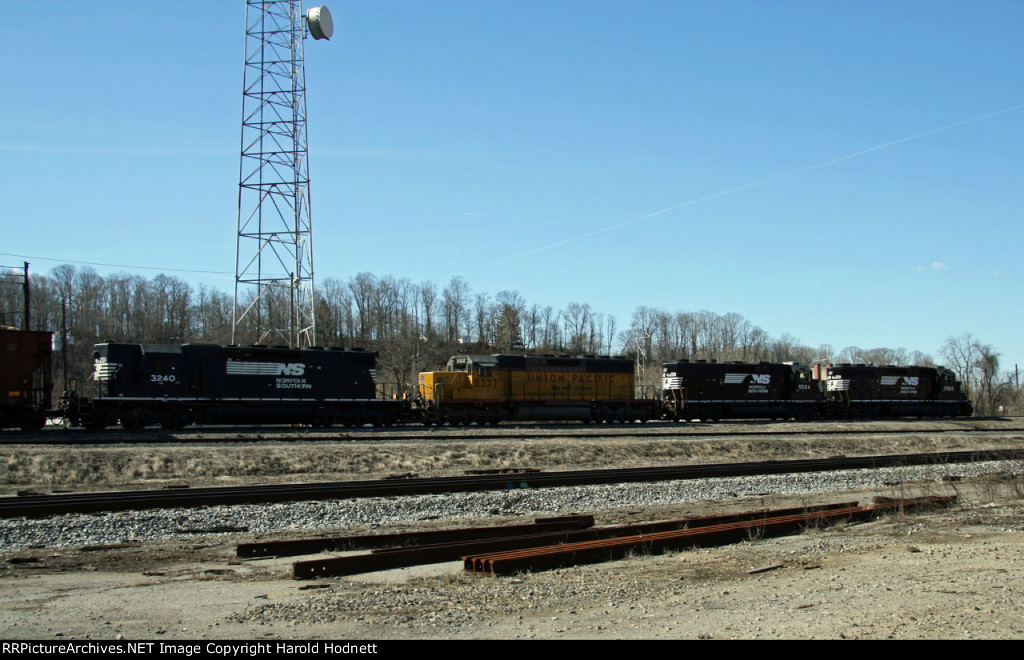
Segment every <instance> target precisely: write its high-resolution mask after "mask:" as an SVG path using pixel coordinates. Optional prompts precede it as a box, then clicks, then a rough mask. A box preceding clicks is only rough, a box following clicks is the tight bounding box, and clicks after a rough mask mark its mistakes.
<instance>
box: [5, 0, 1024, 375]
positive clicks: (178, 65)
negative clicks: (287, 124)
mask: <svg viewBox="0 0 1024 660" xmlns="http://www.w3.org/2000/svg"><path fill="white" fill-rule="evenodd" d="M305 5H306V6H307V7H308V6H313V3H308V2H307V3H305ZM328 7H329V8H330V10H331V12H332V14H333V16H334V23H335V36H334V38H333V39H332V40H331V41H330V42H324V41H313V40H312V39H310V40H307V42H306V82H307V86H308V88H309V91H308V94H307V103H308V116H309V128H308V134H309V143H310V175H311V179H312V217H313V228H314V265H315V270H316V277H317V279H318V280H320V279H323V278H325V277H336V278H348V277H351V276H353V275H355V274H356V273H359V272H362V271H369V272H372V273H374V274H375V275H378V276H384V275H392V276H394V277H398V278H401V277H407V278H409V279H410V280H412V281H413V282H416V283H419V282H423V281H427V280H430V281H433V282H435V283H436V284H438V286H439V287H443V286H444V285H446V284H447V283H448V281H449V280H450V279H451V277H452V276H454V275H461V276H463V277H465V278H466V280H467V281H468V282H469V283H470V285H471V286H472V287H473V289H474V291H475V292H487V293H490V294H491V295H492V296H493V295H494V294H496V293H497V292H498V291H501V290H503V289H515V290H518V291H519V292H520V293H521V294H522V295H523V296H524V297H525V298H526V300H527V301H528V302H529V303H531V304H532V303H538V304H541V305H551V306H553V307H555V308H556V309H558V308H563V307H564V306H565V305H567V304H568V303H569V302H573V301H576V302H587V303H590V304H591V306H592V307H593V308H594V309H595V310H596V311H600V312H604V313H608V314H613V315H615V316H616V317H617V318H618V322H619V328H620V329H621V328H624V327H625V326H628V324H629V321H630V315H631V313H632V311H633V310H634V309H635V308H636V307H637V306H639V305H649V306H655V307H660V308H664V309H666V310H669V311H679V310H686V311H698V310H701V309H708V310H712V311H715V312H718V313H720V314H724V313H728V312H737V313H739V314H742V315H743V316H744V317H746V318H747V319H749V320H750V321H751V322H752V323H754V324H756V325H759V326H761V327H762V328H764V329H765V330H766V331H767V332H768V333H769V334H771V335H772V336H776V337H777V336H779V335H782V334H783V333H789V334H790V335H793V336H794V337H796V338H797V339H798V340H799V341H800V342H802V343H804V344H807V345H811V346H818V345H819V344H824V343H828V344H831V345H833V346H834V347H835V348H836V349H837V350H838V349H841V348H843V347H845V346H850V345H857V346H860V347H862V348H872V347H878V346H887V347H893V348H895V347H904V348H906V349H908V350H922V351H926V352H929V353H933V354H935V353H937V352H938V349H939V347H940V346H941V344H942V343H943V341H944V340H945V339H946V337H948V336H950V335H953V334H959V333H961V332H963V331H970V332H973V333H974V334H975V336H976V337H977V338H978V339H979V340H981V341H983V342H985V343H988V344H992V345H993V346H994V347H995V348H996V349H997V350H998V351H999V352H1000V353H1001V354H1002V363H1003V367H1004V368H1008V369H1012V368H1013V365H1014V364H1015V363H1017V364H1020V365H1021V366H1022V367H1024V336H1022V333H1021V326H1022V321H1024V312H1022V304H1021V290H1022V286H1021V285H1022V283H1024V273H1022V265H1021V255H1022V252H1024V240H1022V238H1024V229H1022V228H1021V221H1022V220H1024V217H1022V209H1024V176H1022V175H1024V70H1022V62H1024V2H1020V1H1019V0H971V1H969V0H957V1H950V0H858V1H857V2H853V1H852V0H851V1H843V0H834V1H829V2H822V1H820V0H806V1H797V0H631V1H628V2H627V1H626V0H545V1H539V0H515V1H514V2H513V1H505V0H374V1H365V0H361V1H356V0H346V1H343V2H342V1H337V0H334V1H332V2H328ZM3 8H4V13H3V15H2V17H0V89H2V93H0V223H2V227H3V231H2V234H0V235H2V237H3V238H0V263H5V264H11V263H13V264H15V265H17V264H20V262H21V261H23V260H25V259H26V258H27V260H28V261H30V262H32V270H33V272H37V273H45V272H47V271H48V270H49V269H50V268H52V267H53V266H56V265H58V264H60V263H79V264H82V263H89V264H92V265H93V267H94V268H95V269H96V270H97V271H98V272H100V273H101V274H110V273H116V272H136V273H139V274H143V275H145V276H147V277H152V276H154V275H156V274H157V273H159V272H165V273H167V274H169V275H176V276H178V277H181V278H183V279H186V280H187V281H189V282H191V283H193V284H195V285H198V283H200V282H204V283H207V284H209V285H211V286H214V287H217V288H220V289H222V290H224V291H228V292H230V291H231V288H232V279H233V272H234V251H235V232H236V226H237V213H238V209H237V186H238V173H239V151H240V145H239V141H240V136H241V104H242V97H241V87H242V57H243V46H244V32H245V28H244V11H245V9H244V2H243V1H242V0H174V1H173V2H162V3H157V2H139V1H135V2H128V1H127V0H123V1H114V0H92V1H90V2H80V1H74V2H72V1H70V0H67V1H60V0H57V1H52V2H46V3H26V2H5V3H4V7H3ZM107 264H110V265H107ZM143 267H145V268H148V269H156V270H147V269H143Z"/></svg>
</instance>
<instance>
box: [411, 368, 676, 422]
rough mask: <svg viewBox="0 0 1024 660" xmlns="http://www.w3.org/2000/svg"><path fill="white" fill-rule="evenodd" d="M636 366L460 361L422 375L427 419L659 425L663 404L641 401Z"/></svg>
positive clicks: (422, 401) (422, 405) (421, 399)
mask: <svg viewBox="0 0 1024 660" xmlns="http://www.w3.org/2000/svg"><path fill="white" fill-rule="evenodd" d="M634 385H635V382H634V375H633V361H632V360H629V359H626V358H612V357H592V356H587V357H571V356H554V355H542V356H523V355H456V356H454V357H452V358H451V359H450V360H449V361H448V365H447V370H446V371H428V372H423V373H421V374H420V375H419V402H420V410H421V414H422V419H423V421H425V422H426V423H436V424H444V423H448V424H470V423H473V422H477V423H490V424H496V423H498V422H500V421H503V420H578V421H582V422H631V421H641V422H643V421H647V420H650V419H657V418H658V417H659V416H660V402H658V401H656V400H654V399H651V400H645V399H637V398H636V395H635V389H634Z"/></svg>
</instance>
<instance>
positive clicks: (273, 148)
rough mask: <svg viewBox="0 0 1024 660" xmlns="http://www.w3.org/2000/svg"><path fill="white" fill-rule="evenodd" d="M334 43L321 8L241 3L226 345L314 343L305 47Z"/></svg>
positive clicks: (292, 0) (255, 0)
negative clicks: (311, 42) (234, 230)
mask: <svg viewBox="0 0 1024 660" xmlns="http://www.w3.org/2000/svg"><path fill="white" fill-rule="evenodd" d="M306 30H308V31H309V34H310V35H311V36H312V37H313V38H314V39H330V38H331V35H332V34H333V32H334V24H333V22H332V20H331V14H330V12H329V11H328V10H327V7H315V8H313V9H310V10H309V11H308V12H306V13H305V14H303V13H302V2H301V1H300V0H285V1H281V2H273V1H267V0H247V3H246V8H245V73H244V76H243V78H244V80H243V85H242V158H241V166H240V174H239V184H238V240H237V246H236V251H235V302H234V310H233V312H232V325H231V343H232V344H237V343H239V342H245V343H257V344H262V343H264V342H268V343H278V342H281V341H285V342H286V343H287V344H288V345H289V346H291V347H294V348H297V347H299V346H303V345H305V346H312V345H314V344H315V343H316V314H315V304H316V301H315V298H314V291H313V226H312V222H311V218H310V207H309V200H310V195H309V167H308V160H309V150H308V147H307V142H306V73H305V63H304V60H303V52H302V43H303V40H304V38H305V35H306Z"/></svg>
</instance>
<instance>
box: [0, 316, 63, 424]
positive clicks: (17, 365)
mask: <svg viewBox="0 0 1024 660" xmlns="http://www.w3.org/2000/svg"><path fill="white" fill-rule="evenodd" d="M52 354H53V333H51V332H41V331H31V330H18V329H16V328H9V327H0V429H3V428H20V429H25V430H29V429H38V428H42V427H43V425H44V424H45V423H46V419H47V417H48V416H49V415H50V413H51V409H52V407H53V405H52V404H53V401H52V396H53V394H52V392H53V366H52V365H53V360H52Z"/></svg>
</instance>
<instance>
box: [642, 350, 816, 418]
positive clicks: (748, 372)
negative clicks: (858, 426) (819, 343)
mask: <svg viewBox="0 0 1024 660" xmlns="http://www.w3.org/2000/svg"><path fill="white" fill-rule="evenodd" d="M662 398H663V399H664V401H665V411H666V414H667V416H668V417H670V418H672V419H677V420H678V419H682V420H686V421H690V420H693V419H700V420H715V421H717V420H720V419H741V418H755V417H762V418H764V417H766V418H770V419H777V418H787V419H788V418H796V419H814V418H816V417H819V416H820V414H821V405H820V404H821V397H820V396H819V388H818V385H817V383H815V382H814V381H813V380H812V378H811V369H810V368H809V367H806V366H804V365H802V364H798V363H792V362H791V363H786V364H773V363H770V362H761V363H756V364H754V363H745V362H722V363H719V362H707V361H705V360H697V361H694V362H691V361H689V360H679V361H676V362H666V363H664V364H663V365H662Z"/></svg>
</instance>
